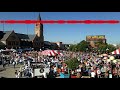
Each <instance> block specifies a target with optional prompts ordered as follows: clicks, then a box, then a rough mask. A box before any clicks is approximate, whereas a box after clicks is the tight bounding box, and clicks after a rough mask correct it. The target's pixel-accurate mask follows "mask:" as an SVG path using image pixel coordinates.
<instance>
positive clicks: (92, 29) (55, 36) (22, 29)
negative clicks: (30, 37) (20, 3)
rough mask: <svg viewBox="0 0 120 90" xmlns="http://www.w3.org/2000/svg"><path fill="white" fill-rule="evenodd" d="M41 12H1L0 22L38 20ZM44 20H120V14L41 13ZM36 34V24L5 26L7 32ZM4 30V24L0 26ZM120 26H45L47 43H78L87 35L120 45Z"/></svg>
mask: <svg viewBox="0 0 120 90" xmlns="http://www.w3.org/2000/svg"><path fill="white" fill-rule="evenodd" d="M38 14H39V12H0V20H36V19H37V17H38ZM40 14H41V18H42V20H119V19H120V12H40ZM27 28H28V34H34V24H29V25H27V24H5V31H8V30H14V31H15V32H18V33H25V34H27ZM0 30H3V24H0ZM119 31H120V24H44V38H45V40H46V41H53V42H57V41H62V42H63V43H78V42H80V41H81V40H84V39H85V38H86V36H87V35H106V38H107V42H108V43H111V44H118V43H120V39H119V37H120V32H119Z"/></svg>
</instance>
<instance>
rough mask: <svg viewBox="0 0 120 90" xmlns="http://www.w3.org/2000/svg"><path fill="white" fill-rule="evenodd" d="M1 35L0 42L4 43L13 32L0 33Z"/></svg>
mask: <svg viewBox="0 0 120 90" xmlns="http://www.w3.org/2000/svg"><path fill="white" fill-rule="evenodd" d="M2 32H3V33H2V34H3V36H2V38H1V41H5V40H6V39H7V38H8V37H9V36H10V34H11V33H12V32H13V31H2Z"/></svg>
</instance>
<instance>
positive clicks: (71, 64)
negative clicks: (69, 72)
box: [65, 58, 79, 69]
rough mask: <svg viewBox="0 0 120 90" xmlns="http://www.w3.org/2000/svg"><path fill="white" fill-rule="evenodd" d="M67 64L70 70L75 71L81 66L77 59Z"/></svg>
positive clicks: (68, 61)
mask: <svg viewBox="0 0 120 90" xmlns="http://www.w3.org/2000/svg"><path fill="white" fill-rule="evenodd" d="M65 63H66V64H67V66H68V68H69V69H75V68H77V67H78V66H79V61H78V60H77V58H73V59H70V60H67V61H66V62H65Z"/></svg>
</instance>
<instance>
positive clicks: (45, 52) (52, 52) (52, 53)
mask: <svg viewBox="0 0 120 90" xmlns="http://www.w3.org/2000/svg"><path fill="white" fill-rule="evenodd" d="M42 55H48V56H56V55H61V56H63V54H62V53H61V52H60V51H59V50H44V51H42Z"/></svg>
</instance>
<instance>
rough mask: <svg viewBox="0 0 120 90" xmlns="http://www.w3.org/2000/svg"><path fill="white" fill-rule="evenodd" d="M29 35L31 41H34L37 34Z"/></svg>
mask: <svg viewBox="0 0 120 90" xmlns="http://www.w3.org/2000/svg"><path fill="white" fill-rule="evenodd" d="M28 37H29V40H30V41H33V40H34V39H35V37H36V35H28Z"/></svg>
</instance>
